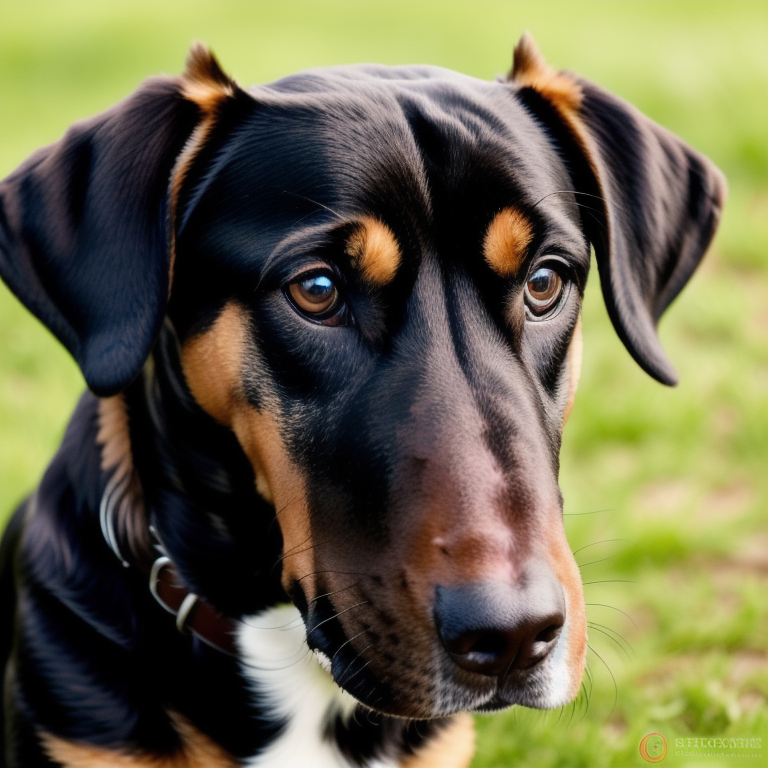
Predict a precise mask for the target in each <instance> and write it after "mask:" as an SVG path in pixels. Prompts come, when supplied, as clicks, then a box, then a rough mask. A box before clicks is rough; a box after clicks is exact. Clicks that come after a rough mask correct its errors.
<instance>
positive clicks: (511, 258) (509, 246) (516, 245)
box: [483, 208, 533, 277]
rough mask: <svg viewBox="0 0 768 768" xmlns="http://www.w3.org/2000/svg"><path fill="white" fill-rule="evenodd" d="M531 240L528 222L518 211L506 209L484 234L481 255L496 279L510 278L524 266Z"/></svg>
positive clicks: (530, 229) (530, 225)
mask: <svg viewBox="0 0 768 768" xmlns="http://www.w3.org/2000/svg"><path fill="white" fill-rule="evenodd" d="M532 239H533V225H532V224H531V222H530V221H529V220H528V219H527V218H526V217H525V216H524V215H523V214H522V213H521V212H520V211H519V210H517V208H505V209H504V210H503V211H500V212H499V213H497V214H496V216H494V218H493V221H492V222H491V223H490V226H489V227H488V231H487V232H486V233H485V240H484V242H483V255H484V256H485V260H486V261H487V262H488V264H489V265H490V267H491V269H492V270H493V271H494V272H496V274H497V275H499V276H501V277H510V276H512V275H514V274H516V273H517V271H518V270H519V269H520V267H521V266H522V265H523V262H524V260H525V255H526V253H527V252H528V246H529V245H530V243H531V240H532Z"/></svg>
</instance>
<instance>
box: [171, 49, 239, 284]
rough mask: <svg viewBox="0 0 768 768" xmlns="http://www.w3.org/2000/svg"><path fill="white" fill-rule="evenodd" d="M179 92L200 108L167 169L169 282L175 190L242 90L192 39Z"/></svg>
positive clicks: (174, 230)
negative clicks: (197, 119) (229, 103)
mask: <svg viewBox="0 0 768 768" xmlns="http://www.w3.org/2000/svg"><path fill="white" fill-rule="evenodd" d="M181 93H182V95H183V96H184V97H185V98H187V99H189V100H190V101H193V102H194V103H195V104H197V106H198V107H199V108H200V112H201V118H200V122H199V123H198V125H197V127H196V128H195V130H194V131H193V133H192V135H191V136H190V137H189V140H188V141H187V143H186V144H185V145H184V149H183V150H182V151H181V153H180V154H179V156H178V158H177V159H176V163H175V164H174V166H173V170H172V171H171V183H170V195H169V199H170V204H169V208H170V214H169V218H170V222H171V224H170V247H169V250H170V279H169V283H168V285H169V288H168V290H169V294H170V290H171V287H172V286H173V271H174V265H175V261H176V209H177V204H178V199H179V193H180V192H181V187H182V185H183V183H184V179H185V178H186V176H187V173H188V172H189V168H190V166H191V165H192V162H193V161H194V159H195V158H196V157H197V155H198V154H199V152H200V150H201V149H202V148H203V147H204V146H205V143H206V141H208V137H209V136H210V133H211V130H212V129H213V127H214V125H216V121H217V120H218V117H219V111H220V110H221V107H222V106H223V104H224V103H226V102H227V101H228V100H229V99H233V98H234V97H235V96H236V95H237V94H238V93H242V91H241V90H240V87H239V86H238V85H237V83H236V82H235V81H234V80H232V79H231V78H230V77H229V76H228V75H226V74H224V72H223V70H222V69H221V67H220V66H219V62H218V61H217V60H216V57H215V56H214V55H213V54H212V53H211V52H210V51H209V50H208V49H207V48H206V47H205V46H204V45H202V44H201V43H195V44H194V45H193V46H192V47H191V48H190V50H189V54H188V55H187V66H186V69H185V71H184V74H183V75H182V76H181Z"/></svg>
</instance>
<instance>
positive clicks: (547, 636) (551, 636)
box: [536, 622, 563, 643]
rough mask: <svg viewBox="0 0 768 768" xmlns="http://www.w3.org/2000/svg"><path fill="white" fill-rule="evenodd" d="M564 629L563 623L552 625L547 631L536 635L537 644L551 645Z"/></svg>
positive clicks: (543, 630)
mask: <svg viewBox="0 0 768 768" xmlns="http://www.w3.org/2000/svg"><path fill="white" fill-rule="evenodd" d="M562 628H563V622H560V623H559V624H550V625H549V626H548V627H547V628H546V629H542V630H541V632H539V634H538V635H536V642H539V643H551V642H552V641H553V640H556V639H557V636H558V635H559V634H560V630H561V629H562Z"/></svg>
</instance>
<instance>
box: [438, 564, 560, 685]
mask: <svg viewBox="0 0 768 768" xmlns="http://www.w3.org/2000/svg"><path fill="white" fill-rule="evenodd" d="M537 575H538V574H537ZM435 598H436V599H435V623H436V625H437V630H438V635H439V637H440V640H441V642H442V644H443V646H444V647H445V649H446V650H447V651H448V653H449V654H450V656H451V658H452V659H453V661H454V662H455V663H456V665H457V666H458V667H460V668H462V669H465V670H467V671H470V672H476V673H479V674H482V675H488V676H499V675H503V674H506V673H507V672H509V671H510V670H527V669H531V668H532V667H534V666H536V664H538V663H539V662H541V661H543V660H544V659H545V658H546V657H547V655H548V654H549V653H550V651H551V650H552V649H553V648H554V647H555V645H556V641H557V638H558V637H559V636H560V632H561V630H562V627H563V625H564V623H565V600H564V597H563V592H562V587H561V586H560V583H559V582H558V581H557V580H556V579H555V578H554V576H552V577H551V579H543V578H538V579H535V580H534V579H530V580H528V582H526V583H522V584H516V585H512V584H507V583H502V582H476V583H475V584H472V585H470V586H462V587H443V586H438V587H437V589H436V594H435Z"/></svg>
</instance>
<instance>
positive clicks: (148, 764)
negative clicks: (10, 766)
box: [40, 716, 239, 768]
mask: <svg viewBox="0 0 768 768" xmlns="http://www.w3.org/2000/svg"><path fill="white" fill-rule="evenodd" d="M173 720H174V725H175V726H176V730H177V731H178V733H179V736H180V737H181V741H182V744H183V746H182V749H181V750H180V751H179V752H178V753H177V754H174V755H166V756H152V755H142V756H137V755H133V754H125V753H121V752H115V751H112V750H107V749H100V748H98V747H92V746H87V745H84V744H76V743H74V742H71V741H64V739H59V738H57V737H55V736H52V735H51V734H49V733H42V734H41V735H40V741H41V742H42V744H43V749H44V750H45V752H46V753H47V755H48V757H50V758H51V759H52V760H53V761H54V762H55V763H58V764H60V765H61V766H63V768H236V766H237V765H239V763H237V762H236V761H235V760H234V759H233V758H232V757H231V756H230V755H229V754H227V753H226V752H225V751H224V750H223V749H222V748H221V747H220V746H219V745H218V744H215V743H214V742H213V741H211V739H209V738H208V737H207V736H206V735H204V734H203V733H200V731H198V730H197V729H196V728H194V727H193V726H192V725H190V724H189V723H188V722H187V721H186V720H185V719H184V718H182V717H179V716H173Z"/></svg>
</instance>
